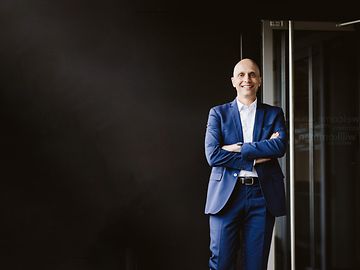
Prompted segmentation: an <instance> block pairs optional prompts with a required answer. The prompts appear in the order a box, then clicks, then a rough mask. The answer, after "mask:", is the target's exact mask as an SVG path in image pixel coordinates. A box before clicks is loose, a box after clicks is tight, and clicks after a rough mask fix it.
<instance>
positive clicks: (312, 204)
mask: <svg viewBox="0 0 360 270" xmlns="http://www.w3.org/2000/svg"><path fill="white" fill-rule="evenodd" d="M308 59H309V60H308V68H309V81H308V87H309V88H308V96H309V110H308V113H309V116H308V117H309V215H310V217H309V221H310V222H309V226H310V265H311V268H312V269H315V183H314V99H313V97H314V93H313V92H314V90H313V88H314V85H313V79H314V78H313V57H312V48H311V47H310V48H309V51H308Z"/></svg>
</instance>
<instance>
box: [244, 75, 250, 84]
mask: <svg viewBox="0 0 360 270" xmlns="http://www.w3.org/2000/svg"><path fill="white" fill-rule="evenodd" d="M244 81H247V82H248V81H250V76H249V74H245V75H244Z"/></svg>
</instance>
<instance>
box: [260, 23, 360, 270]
mask: <svg viewBox="0 0 360 270" xmlns="http://www.w3.org/2000/svg"><path fill="white" fill-rule="evenodd" d="M292 25H293V28H292V29H290V30H292V36H293V39H292V43H291V44H290V45H291V46H292V55H291V56H292V57H291V58H290V59H292V63H289V24H288V22H286V21H263V74H264V86H263V89H264V93H263V97H264V102H269V103H272V104H275V105H278V106H281V107H283V109H284V111H285V113H286V116H287V119H288V117H289V107H290V106H289V105H290V103H291V102H292V106H293V122H294V123H293V126H294V130H293V134H294V139H293V141H291V142H290V143H291V144H292V146H293V151H294V152H293V153H294V162H293V166H292V169H293V176H294V177H293V179H289V178H290V175H291V171H290V166H289V164H290V163H289V155H288V154H287V157H286V158H283V160H282V166H283V169H284V171H286V175H287V181H286V185H287V191H288V200H289V209H290V200H291V199H292V200H294V201H293V202H294V211H293V212H291V213H290V211H289V215H288V216H287V217H284V218H280V219H278V221H277V224H276V228H275V269H279V270H280V269H284V270H285V269H286V270H288V269H291V268H290V267H291V254H293V257H294V258H295V260H294V261H295V267H296V269H300V270H309V269H322V270H352V269H360V248H359V244H358V243H360V233H359V232H360V230H359V229H358V228H360V203H359V202H360V200H359V196H358V195H357V194H359V192H360V184H359V180H360V179H359V130H360V129H359V90H360V87H359V85H360V53H359V49H358V48H360V34H359V31H357V28H356V25H347V26H344V27H339V25H337V24H336V23H331V22H324V23H322V22H293V23H292ZM290 66H291V67H292V68H293V69H292V74H293V81H292V82H293V83H292V85H293V87H294V91H293V97H292V98H289V86H290V82H289V75H290V74H289V67H290ZM289 126H290V125H289V122H288V127H289ZM290 180H292V181H293V187H294V193H293V194H294V196H293V197H291V196H290ZM290 215H293V218H294V219H293V220H294V226H293V227H294V236H295V238H294V240H295V241H294V245H293V249H294V250H293V253H291V249H292V246H291V243H290V240H291V237H290V235H291V234H290V230H291V228H292V226H291V225H292V224H290V221H291V219H290Z"/></svg>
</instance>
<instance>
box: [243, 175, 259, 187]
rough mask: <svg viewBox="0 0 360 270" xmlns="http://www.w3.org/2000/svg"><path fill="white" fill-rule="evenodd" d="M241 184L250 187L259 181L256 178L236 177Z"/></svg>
mask: <svg viewBox="0 0 360 270" xmlns="http://www.w3.org/2000/svg"><path fill="white" fill-rule="evenodd" d="M238 179H239V181H240V183H241V184H243V185H246V186H252V185H255V184H257V183H258V182H259V179H258V178H257V177H248V176H247V177H243V176H242V177H238Z"/></svg>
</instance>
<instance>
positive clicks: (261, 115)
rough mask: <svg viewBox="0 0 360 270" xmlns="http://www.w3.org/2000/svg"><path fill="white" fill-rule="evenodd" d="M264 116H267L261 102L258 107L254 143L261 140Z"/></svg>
mask: <svg viewBox="0 0 360 270" xmlns="http://www.w3.org/2000/svg"><path fill="white" fill-rule="evenodd" d="M264 114H265V109H264V106H263V104H262V103H260V102H259V103H258V104H257V106H256V114H255V123H254V133H253V142H258V141H259V140H260V136H261V131H262V127H263V120H264Z"/></svg>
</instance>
